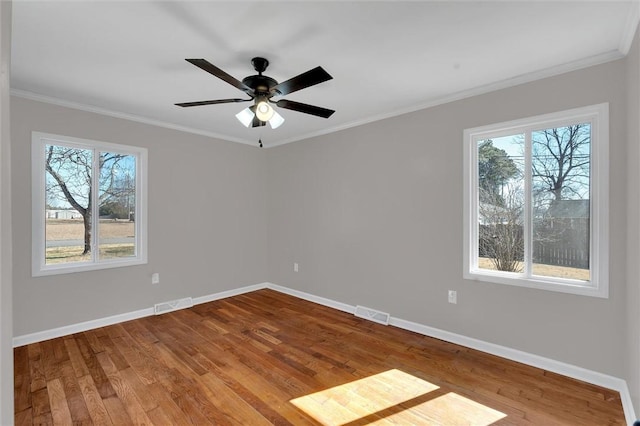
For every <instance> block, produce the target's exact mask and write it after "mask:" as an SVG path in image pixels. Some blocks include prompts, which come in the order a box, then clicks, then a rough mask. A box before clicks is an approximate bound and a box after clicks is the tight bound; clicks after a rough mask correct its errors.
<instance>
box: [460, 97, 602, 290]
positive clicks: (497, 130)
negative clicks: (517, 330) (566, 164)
mask: <svg viewBox="0 0 640 426" xmlns="http://www.w3.org/2000/svg"><path fill="white" fill-rule="evenodd" d="M586 122H589V123H591V159H590V161H591V164H590V167H591V168H590V226H591V229H590V242H589V243H590V245H589V256H590V258H589V269H590V273H591V279H590V281H580V280H572V279H563V278H556V277H543V276H538V275H532V274H531V272H529V273H528V274H525V273H524V272H523V273H514V272H502V271H491V270H486V269H480V268H478V264H477V260H478V232H479V229H478V208H479V200H478V190H477V188H478V186H479V185H478V141H481V140H486V139H491V138H497V137H500V136H508V135H514V134H520V133H524V134H527V133H529V134H530V133H531V132H533V131H536V130H541V129H549V128H554V127H563V126H568V125H571V124H577V123H586ZM526 144H527V146H530V141H527V142H526ZM463 151H464V154H463V157H464V167H463V170H464V201H463V211H464V223H463V233H464V245H463V247H464V255H463V266H464V273H463V277H464V278H465V279H468V280H477V281H486V282H493V283H499V284H507V285H514V286H520V287H529V288H536V289H542V290H549V291H557V292H562V293H571V294H578V295H586V296H593V297H601V298H608V297H609V104H608V103H603V104H598V105H592V106H587V107H582V108H575V109H571V110H567V111H561V112H555V113H551V114H545V115H539V116H535V117H530V118H525V119H520V120H514V121H509V122H504V123H497V124H492V125H488V126H482V127H475V128H471V129H465V131H464V149H463ZM527 151H530V149H527ZM530 155H531V154H530V152H529V153H527V154H526V157H529V159H527V162H528V163H529V165H528V166H525V170H528V171H529V172H528V173H526V174H527V177H526V178H525V186H526V188H527V193H528V194H529V197H528V199H527V200H526V203H527V204H526V205H527V206H530V194H531V191H530V187H531V177H530V176H528V175H530V174H531V173H530ZM525 212H526V213H525V229H526V231H525V246H526V245H527V244H530V242H529V243H527V242H526V241H527V239H526V238H527V237H526V234H527V233H529V232H530V229H531V219H530V217H529V216H530V212H529V208H527V209H525ZM529 251H530V250H529ZM525 256H526V255H525ZM525 262H529V263H530V262H531V260H530V259H526V258H525ZM529 269H530V268H529Z"/></svg>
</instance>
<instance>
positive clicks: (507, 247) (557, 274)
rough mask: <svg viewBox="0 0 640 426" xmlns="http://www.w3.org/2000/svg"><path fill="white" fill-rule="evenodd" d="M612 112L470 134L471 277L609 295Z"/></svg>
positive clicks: (582, 111) (467, 271)
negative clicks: (610, 136)
mask: <svg viewBox="0 0 640 426" xmlns="http://www.w3.org/2000/svg"><path fill="white" fill-rule="evenodd" d="M608 109H609V107H608V104H600V105H595V106H590V107H585V108H578V109H574V110H570V111H564V112H559V113H554V114H548V115H543V116H538V117H532V118H528V119H524V120H517V121H512V122H508V123H500V124H495V125H490V126H484V127H479V128H474V129H467V130H465V132H464V172H465V176H464V215H465V216H464V217H465V223H464V250H465V252H464V277H465V278H467V279H474V280H480V281H490V282H496V283H501V284H510V285H518V286H524V287H533V288H539V289H545V290H552V291H559V292H565V293H574V294H582V295H590V296H597V297H608V275H609V269H608V260H609V259H608V251H609V240H608V220H609V219H608V205H609V198H608V190H609V188H608V186H609V178H608V172H609V170H608V167H609V166H608V161H609V159H608V134H609V128H608V126H609V123H608Z"/></svg>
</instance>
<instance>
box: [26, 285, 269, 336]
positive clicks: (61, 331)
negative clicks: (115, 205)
mask: <svg viewBox="0 0 640 426" xmlns="http://www.w3.org/2000/svg"><path fill="white" fill-rule="evenodd" d="M263 288H267V283H262V284H255V285H249V286H246V287H240V288H237V289H233V290H227V291H221V292H220V293H214V294H209V295H206V296H201V297H195V298H193V304H194V305H199V304H201V303H207V302H212V301H214V300H218V299H224V298H227V297H232V296H237V295H239V294H243V293H249V292H251V291H255V290H260V289H263ZM154 314H155V313H154V310H153V308H146V309H140V310H138V311H133V312H128V313H124V314H118V315H113V316H109V317H106V318H98V319H95V320H90V321H85V322H81V323H78V324H71V325H66V326H63V327H58V328H52V329H50V330H44V331H38V332H36V333H30V334H24V335H22V336H15V337H14V338H13V347H14V348H17V347H19V346H24V345H28V344H31V343H37V342H43V341H45V340H49V339H55V338H56V337H63V336H68V335H70V334H74V333H81V332H83V331H88V330H93V329H96V328H100V327H106V326H108V325H113V324H119V323H121V322H125V321H130V320H134V319H138V318H144V317H148V316H151V315H154Z"/></svg>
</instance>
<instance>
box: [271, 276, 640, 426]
mask: <svg viewBox="0 0 640 426" xmlns="http://www.w3.org/2000/svg"><path fill="white" fill-rule="evenodd" d="M267 288H270V289H272V290H276V291H279V292H281V293H286V294H289V295H291V296H295V297H298V298H300V299H304V300H308V301H311V302H315V303H318V304H320V305H324V306H327V307H330V308H334V309H339V310H341V311H344V312H347V313H351V314H352V313H354V312H355V310H356V307H355V306H353V305H348V304H346V303H342V302H336V301H335V300H331V299H327V298H324V297H320V296H315V295H312V294H309V293H305V292H302V291H298V290H293V289H290V288H287V287H283V286H280V285H277V284H273V283H267ZM389 325H392V326H395V327H398V328H402V329H405V330H409V331H413V332H416V333H419V334H422V335H424V336H429V337H434V338H436V339H440V340H444V341H447V342H450V343H455V344H457V345H460V346H465V347H467V348H471V349H476V350H479V351H482V352H486V353H489V354H491V355H496V356H499V357H502V358H506V359H509V360H511V361H516V362H521V363H523V364H527V365H530V366H532V367H537V368H540V369H543V370H547V371H551V372H553V373H557V374H561V375H563V376H567V377H571V378H573V379H576V380H581V381H583V382H587V383H591V384H593V385H597V386H602V387H603V388H607V389H611V390H615V391H617V392H619V393H620V398H621V399H622V408H623V410H624V415H625V419H626V421H627V424H628V425H629V426H631V425H633V423H634V422H635V421H636V415H635V410H634V408H633V402H632V400H631V394H630V393H629V387H628V386H627V382H626V381H625V380H623V379H620V378H618V377H613V376H609V375H607V374H602V373H599V372H597V371H592V370H587V369H585V368H582V367H578V366H575V365H571V364H567V363H564V362H560V361H556V360H553V359H550V358H545V357H542V356H539V355H535V354H530V353H528V352H523V351H520V350H517V349H512V348H508V347H506V346H501V345H496V344H494V343H489V342H485V341H483V340H478V339H474V338H472V337H467V336H463V335H461V334H456V333H451V332H448V331H444V330H440V329H437V328H433V327H429V326H427V325H423V324H418V323H415V322H411V321H407V320H403V319H401V318H396V317H394V316H392V317H391V319H390V320H389Z"/></svg>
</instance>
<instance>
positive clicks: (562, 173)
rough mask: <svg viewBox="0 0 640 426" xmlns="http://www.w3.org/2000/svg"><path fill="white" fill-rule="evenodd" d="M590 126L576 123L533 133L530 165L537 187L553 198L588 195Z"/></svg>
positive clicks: (536, 189) (541, 194) (540, 192)
mask: <svg viewBox="0 0 640 426" xmlns="http://www.w3.org/2000/svg"><path fill="white" fill-rule="evenodd" d="M590 145H591V125H590V124H589V123H584V124H576V125H572V126H567V127H560V128H555V129H545V130H540V131H536V132H533V134H532V141H531V150H532V156H531V168H532V175H533V180H534V186H536V188H534V190H535V191H536V192H537V193H538V195H539V196H542V197H543V196H544V195H548V194H551V195H552V196H553V200H555V201H559V200H563V199H581V198H585V196H586V197H588V190H589V186H588V182H589V168H590Z"/></svg>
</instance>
